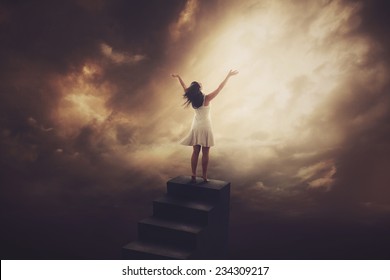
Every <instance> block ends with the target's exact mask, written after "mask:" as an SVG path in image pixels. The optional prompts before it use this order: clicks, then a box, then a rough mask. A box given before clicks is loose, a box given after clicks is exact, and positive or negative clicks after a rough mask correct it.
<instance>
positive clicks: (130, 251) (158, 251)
mask: <svg viewBox="0 0 390 280" xmlns="http://www.w3.org/2000/svg"><path fill="white" fill-rule="evenodd" d="M192 254H193V252H192V251H191V250H187V249H180V248H175V247H173V246H167V245H162V244H157V243H152V242H146V241H141V240H136V241H134V242H131V243H129V244H127V245H125V246H124V247H123V248H122V258H124V259H141V260H142V259H144V260H150V259H152V260H161V259H182V260H185V259H189V258H190V257H191V255H192Z"/></svg>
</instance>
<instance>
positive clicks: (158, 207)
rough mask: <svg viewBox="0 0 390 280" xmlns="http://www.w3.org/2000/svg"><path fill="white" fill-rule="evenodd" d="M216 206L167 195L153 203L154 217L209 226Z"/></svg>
mask: <svg viewBox="0 0 390 280" xmlns="http://www.w3.org/2000/svg"><path fill="white" fill-rule="evenodd" d="M213 209H214V205H212V204H210V203H208V202H204V201H190V200H185V199H183V198H178V197H172V196H170V195H165V196H163V197H161V198H158V199H155V200H154V201H153V216H154V217H159V218H163V219H168V220H175V221H186V222H188V223H195V224H200V225H207V224H208V221H209V215H210V213H211V211H212V210H213Z"/></svg>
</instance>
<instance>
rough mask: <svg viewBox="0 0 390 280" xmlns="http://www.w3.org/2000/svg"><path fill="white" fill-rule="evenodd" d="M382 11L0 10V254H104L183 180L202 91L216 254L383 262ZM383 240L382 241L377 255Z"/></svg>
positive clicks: (388, 64) (284, 6)
mask: <svg viewBox="0 0 390 280" xmlns="http://www.w3.org/2000/svg"><path fill="white" fill-rule="evenodd" d="M389 12H390V11H389V4H388V3H387V1H384V0H373V1H368V0H367V1H347V0H345V1H341V0H339V1H336V0H335V1H330V0H318V1H309V0H297V1H282V0H280V1H271V0H248V1H233V0H224V1H222V0H212V1H201V0H176V1H174V0H169V1H157V0H155V1H125V0H114V1H108V0H96V1H94V0H71V1H49V0H41V1H3V2H2V3H1V4H0V38H1V44H0V59H1V64H0V82H1V83H0V109H1V112H0V129H1V131H0V133H1V134H0V145H1V146H0V151H1V162H0V164H1V166H0V168H1V169H0V170H1V171H0V174H1V179H0V180H1V224H2V234H1V235H2V237H1V244H2V245H1V247H2V249H1V256H2V258H3V259H4V258H46V259H50V258H88V259H94V258H97V259H110V258H119V257H120V255H119V252H120V247H121V246H122V245H124V244H126V243H127V242H129V241H131V240H133V239H134V238H135V237H136V222H137V221H138V220H140V219H142V218H144V217H147V216H148V215H150V213H151V201H152V200H153V199H154V198H157V197H159V196H161V195H162V194H163V193H164V192H165V182H166V181H167V180H169V179H170V178H172V177H175V176H178V175H188V174H190V168H189V157H190V154H191V148H189V147H184V146H180V145H179V144H178V142H179V140H180V139H181V138H182V137H184V136H185V134H186V133H187V131H188V129H189V126H190V124H191V118H192V114H193V112H192V111H191V109H184V108H183V107H182V106H181V105H182V103H183V99H182V98H181V94H182V89H181V87H180V85H179V84H178V83H177V81H175V80H174V79H172V78H171V77H170V74H171V73H179V74H180V75H181V76H182V78H183V79H184V80H185V82H187V83H188V84H189V83H190V82H192V81H193V80H196V81H199V82H201V83H202V84H203V90H204V92H205V93H208V92H210V91H212V90H213V89H215V88H216V87H217V86H218V85H219V83H220V82H221V81H222V80H223V78H224V77H225V75H226V73H227V72H228V70H229V69H237V70H239V71H240V73H239V75H237V76H235V77H233V78H231V80H230V81H229V83H228V84H227V86H226V88H225V89H224V90H223V92H222V93H221V94H220V96H218V97H217V98H216V99H215V100H214V101H213V104H212V120H213V126H214V131H215V137H216V142H217V143H216V146H215V147H213V148H212V149H211V161H210V168H209V175H210V177H211V178H215V179H220V180H225V181H230V182H231V183H232V197H231V227H230V255H229V257H230V258H256V259H260V258H262V259H275V258H282V259H283V258H284V259H292V258H305V259H310V258H336V259H337V258H374V259H376V258H388V257H389V252H390V246H389V243H388V236H389V234H390V222H389V221H390V218H389V217H390V188H389V186H390V184H389V182H390V172H389V170H390V95H389V85H390V84H389V82H390V78H389V77H390V75H389V74H390V60H389V59H390V57H389V51H390V48H389V47H390V42H389V39H388V38H389V36H388V34H387V32H388V31H387V28H388V26H389V19H388V14H389ZM386 242H387V243H386Z"/></svg>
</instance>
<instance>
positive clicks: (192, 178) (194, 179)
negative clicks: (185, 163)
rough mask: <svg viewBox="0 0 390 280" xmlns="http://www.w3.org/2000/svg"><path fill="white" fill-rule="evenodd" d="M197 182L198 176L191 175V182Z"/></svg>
mask: <svg viewBox="0 0 390 280" xmlns="http://www.w3.org/2000/svg"><path fill="white" fill-rule="evenodd" d="M195 183H196V176H193V175H192V176H191V181H190V184H195Z"/></svg>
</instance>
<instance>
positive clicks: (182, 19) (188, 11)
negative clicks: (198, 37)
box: [170, 0, 199, 41]
mask: <svg viewBox="0 0 390 280" xmlns="http://www.w3.org/2000/svg"><path fill="white" fill-rule="evenodd" d="M198 10H199V3H198V0H187V1H186V4H185V6H184V8H183V10H182V11H181V13H180V14H179V17H178V19H177V20H176V22H175V23H173V24H172V25H171V26H170V34H171V37H172V40H173V41H177V40H179V39H180V38H181V37H182V36H184V35H187V34H188V33H191V31H193V30H194V28H195V26H196V14H197V12H198Z"/></svg>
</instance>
